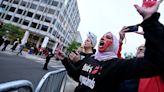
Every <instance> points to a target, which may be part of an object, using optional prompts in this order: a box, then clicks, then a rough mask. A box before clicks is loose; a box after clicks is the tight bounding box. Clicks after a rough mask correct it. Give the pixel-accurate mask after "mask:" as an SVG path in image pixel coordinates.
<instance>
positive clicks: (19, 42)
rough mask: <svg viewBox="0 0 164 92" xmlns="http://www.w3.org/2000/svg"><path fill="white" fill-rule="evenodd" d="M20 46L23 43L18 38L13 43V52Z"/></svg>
mask: <svg viewBox="0 0 164 92" xmlns="http://www.w3.org/2000/svg"><path fill="white" fill-rule="evenodd" d="M18 44H21V41H20V39H19V38H17V39H16V40H15V41H14V43H13V47H12V48H11V50H12V52H13V51H14V50H15V49H16V47H17V46H18Z"/></svg>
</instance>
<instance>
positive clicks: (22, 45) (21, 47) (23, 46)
mask: <svg viewBox="0 0 164 92" xmlns="http://www.w3.org/2000/svg"><path fill="white" fill-rule="evenodd" d="M19 46H20V47H19V52H18V53H17V55H19V54H21V55H22V51H23V49H24V48H26V46H27V43H25V44H22V43H21V44H20V45H19Z"/></svg>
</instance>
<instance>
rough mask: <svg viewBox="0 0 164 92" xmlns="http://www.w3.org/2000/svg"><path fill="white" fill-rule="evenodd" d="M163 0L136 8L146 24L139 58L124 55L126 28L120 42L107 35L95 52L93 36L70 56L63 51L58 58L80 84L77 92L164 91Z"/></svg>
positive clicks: (56, 54)
mask: <svg viewBox="0 0 164 92" xmlns="http://www.w3.org/2000/svg"><path fill="white" fill-rule="evenodd" d="M161 2H162V0H160V1H156V0H148V1H146V0H143V4H142V6H138V5H134V7H135V8H136V10H137V11H138V13H139V14H140V15H141V16H142V17H143V21H142V22H141V23H140V24H137V26H141V27H142V28H143V32H136V33H137V34H140V35H143V36H144V38H145V40H146V42H145V43H141V45H140V46H139V47H138V49H137V52H136V56H135V57H133V58H130V59H126V58H123V57H122V55H121V50H122V49H123V48H122V45H123V40H124V38H125V34H126V32H133V30H134V29H131V28H130V27H126V26H125V27H123V28H122V29H121V31H120V33H119V35H120V38H119V40H118V39H117V38H116V36H115V35H114V34H112V32H107V33H105V34H104V35H103V36H102V37H101V39H100V41H99V43H98V44H99V45H98V49H97V51H95V49H94V48H95V44H96V42H97V38H96V36H95V35H94V34H93V33H89V35H88V36H87V39H86V40H85V42H84V44H83V46H81V47H80V48H79V49H77V50H76V51H73V52H71V53H70V54H69V55H68V56H67V55H65V54H64V52H62V51H61V50H56V51H55V57H56V58H57V59H59V60H61V62H62V64H63V65H64V66H65V68H66V70H67V73H68V75H69V76H70V77H71V78H72V79H74V80H75V81H77V82H78V83H79V84H78V86H77V87H76V88H75V92H164V77H163V74H164V59H163V56H164V49H163V47H164V43H163V42H164V26H163V25H162V24H161V23H160V22H159V17H160V13H158V12H157V10H158V8H159V6H160V4H161Z"/></svg>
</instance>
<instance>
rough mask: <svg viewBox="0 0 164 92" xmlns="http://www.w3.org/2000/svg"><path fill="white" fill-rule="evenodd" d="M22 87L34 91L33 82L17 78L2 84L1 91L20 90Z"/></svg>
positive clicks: (30, 91) (16, 91)
mask: <svg viewBox="0 0 164 92" xmlns="http://www.w3.org/2000/svg"><path fill="white" fill-rule="evenodd" d="M22 88H23V89H25V91H29V92H33V84H32V83H31V82H30V81H27V80H17V81H11V82H6V83H2V84H0V92H11V91H12V92H18V90H19V89H22ZM21 92H22V91H21Z"/></svg>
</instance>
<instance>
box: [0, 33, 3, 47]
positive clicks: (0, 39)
mask: <svg viewBox="0 0 164 92" xmlns="http://www.w3.org/2000/svg"><path fill="white" fill-rule="evenodd" d="M3 42H4V39H3V37H2V36H0V47H1V45H2V44H3Z"/></svg>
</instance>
